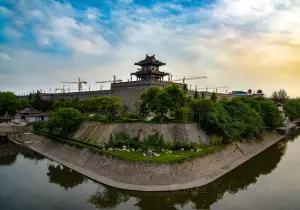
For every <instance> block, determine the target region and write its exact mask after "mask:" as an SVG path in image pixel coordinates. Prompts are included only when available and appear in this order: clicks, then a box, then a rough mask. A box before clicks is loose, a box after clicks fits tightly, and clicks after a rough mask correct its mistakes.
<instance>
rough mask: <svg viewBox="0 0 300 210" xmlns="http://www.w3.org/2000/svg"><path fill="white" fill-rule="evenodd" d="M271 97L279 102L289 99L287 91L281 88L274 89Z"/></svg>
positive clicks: (282, 102) (283, 102)
mask: <svg viewBox="0 0 300 210" xmlns="http://www.w3.org/2000/svg"><path fill="white" fill-rule="evenodd" d="M271 98H272V100H273V101H275V102H276V103H280V104H285V103H286V102H287V101H288V100H289V96H288V94H287V92H286V91H285V90H283V89H280V90H278V91H274V92H273V94H272V97H271Z"/></svg>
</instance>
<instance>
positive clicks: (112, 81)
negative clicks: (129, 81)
mask: <svg viewBox="0 0 300 210" xmlns="http://www.w3.org/2000/svg"><path fill="white" fill-rule="evenodd" d="M122 81H123V80H121V79H117V77H116V75H114V77H113V80H102V81H96V83H99V84H100V87H101V90H102V87H103V86H102V84H104V83H116V82H122Z"/></svg>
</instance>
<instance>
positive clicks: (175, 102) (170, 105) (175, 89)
mask: <svg viewBox="0 0 300 210" xmlns="http://www.w3.org/2000/svg"><path fill="white" fill-rule="evenodd" d="M187 101H188V97H187V93H186V91H185V90H184V89H183V88H182V87H180V86H178V85H176V84H172V85H169V86H166V87H164V88H159V87H153V88H149V89H147V90H145V91H144V92H143V93H142V94H141V97H140V107H139V110H140V112H141V113H143V114H149V113H150V112H153V113H155V114H156V115H157V116H159V117H160V119H163V118H164V115H165V114H166V113H167V112H168V111H169V112H173V113H175V112H176V111H177V110H178V109H180V108H182V107H184V106H185V104H186V103H187Z"/></svg>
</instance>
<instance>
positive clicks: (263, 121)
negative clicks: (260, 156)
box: [191, 98, 282, 142]
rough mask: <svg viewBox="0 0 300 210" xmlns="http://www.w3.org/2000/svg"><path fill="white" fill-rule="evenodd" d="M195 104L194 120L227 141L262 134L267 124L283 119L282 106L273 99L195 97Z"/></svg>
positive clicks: (277, 124) (267, 126)
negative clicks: (211, 98)
mask: <svg viewBox="0 0 300 210" xmlns="http://www.w3.org/2000/svg"><path fill="white" fill-rule="evenodd" d="M191 107H192V110H193V119H194V121H196V122H199V123H200V125H201V127H202V128H203V129H204V130H206V131H207V132H208V133H209V134H211V135H218V136H221V137H223V138H224V140H225V141H224V142H226V141H232V140H241V139H250V138H259V137H260V136H261V135H262V133H263V131H264V130H265V129H266V128H276V127H278V126H279V125H280V124H281V123H282V118H281V114H280V111H279V109H278V108H277V106H276V104H275V103H274V102H272V101H271V100H269V99H263V98H234V99H231V100H225V99H223V100H220V101H216V102H214V101H213V100H209V99H194V100H193V101H192V102H191Z"/></svg>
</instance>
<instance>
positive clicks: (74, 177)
mask: <svg viewBox="0 0 300 210" xmlns="http://www.w3.org/2000/svg"><path fill="white" fill-rule="evenodd" d="M47 176H48V177H49V182H51V183H54V184H57V185H59V186H61V187H63V188H64V189H65V190H68V189H70V188H73V187H75V186H77V185H79V184H81V183H83V182H84V181H86V178H85V176H83V175H81V174H80V173H78V172H76V171H73V170H72V169H70V168H67V167H64V166H61V165H58V164H57V165H55V164H50V165H49V166H48V173H47Z"/></svg>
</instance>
